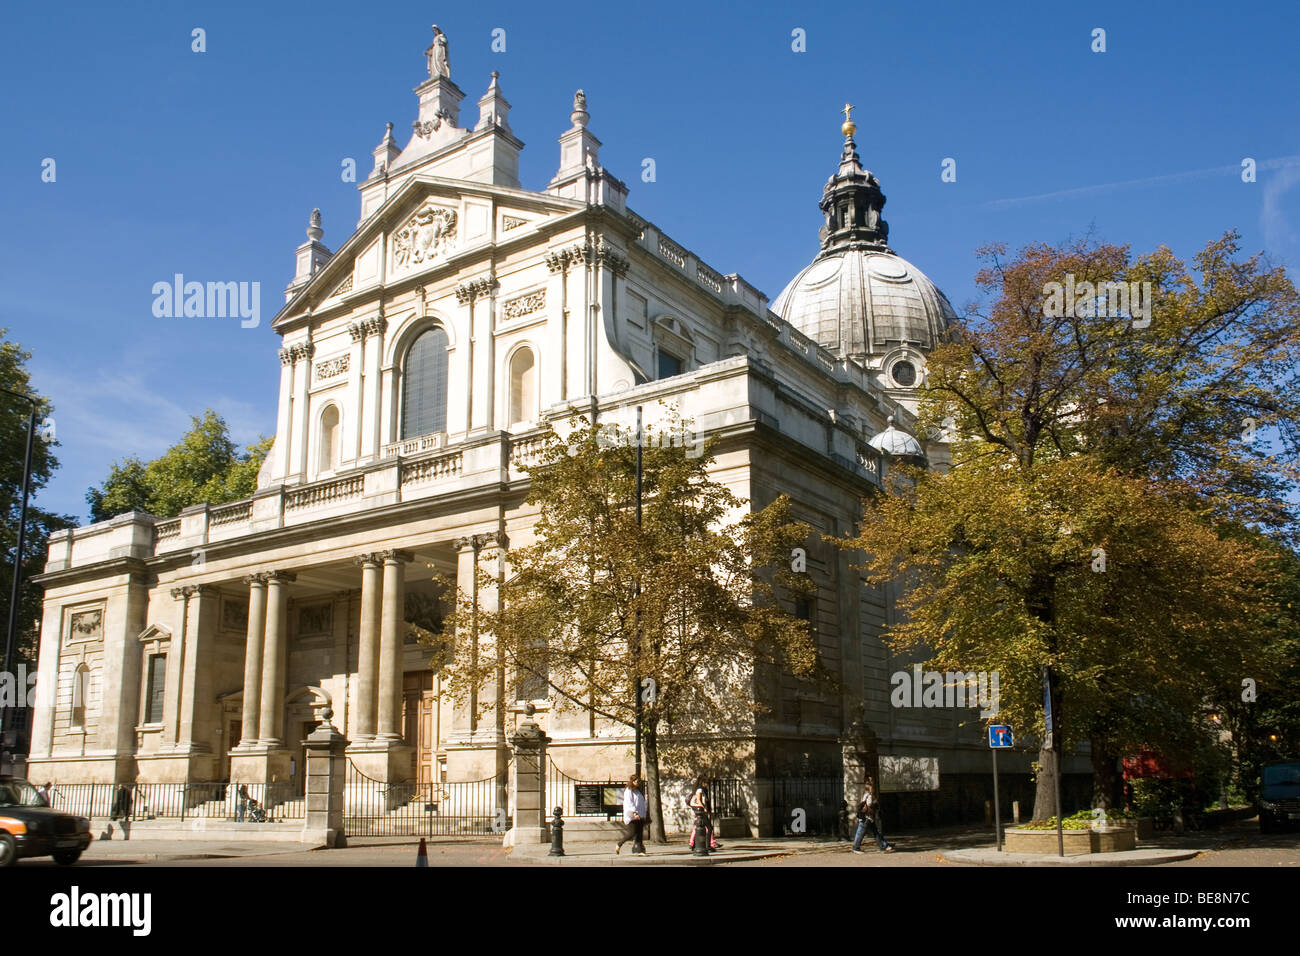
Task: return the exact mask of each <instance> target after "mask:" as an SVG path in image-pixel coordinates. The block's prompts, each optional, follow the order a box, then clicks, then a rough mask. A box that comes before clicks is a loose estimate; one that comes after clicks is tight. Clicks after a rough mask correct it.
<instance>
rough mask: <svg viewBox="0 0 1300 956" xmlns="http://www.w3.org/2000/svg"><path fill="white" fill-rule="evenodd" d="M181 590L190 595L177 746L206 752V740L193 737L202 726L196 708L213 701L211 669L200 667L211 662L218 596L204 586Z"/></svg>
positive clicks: (201, 737) (201, 718)
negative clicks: (199, 726)
mask: <svg viewBox="0 0 1300 956" xmlns="http://www.w3.org/2000/svg"><path fill="white" fill-rule="evenodd" d="M185 590H187V591H189V592H190V593H189V602H188V603H189V606H188V613H187V620H188V623H189V626H188V627H187V628H186V635H185V660H184V662H183V663H182V680H183V683H182V684H181V708H180V734H179V738H178V740H177V745H178V746H179V747H181V748H184V749H187V750H199V751H208V750H210V749H211V746H210V744H209V743H208V740H207V738H205V737H203V736H202V735H201V734H198V733H196V729H197V725H199V724H200V723H202V721H203V717H204V716H205V715H204V714H200V713H199V712H198V710H197V708H198V707H206V706H208V705H209V702H210V701H211V700H212V699H213V695H212V693H211V687H210V685H211V676H212V669H211V667H208V666H204V665H205V664H208V663H209V662H210V659H211V651H212V647H211V642H212V640H213V638H214V636H215V635H214V634H213V633H212V632H213V630H214V628H213V625H214V624H215V613H214V609H215V606H216V603H217V602H218V601H219V600H220V595H219V594H218V593H217V591H216V589H215V588H212V587H207V586H205V585H197V584H192V585H188V586H187V587H186V588H185ZM205 631H206V633H205ZM200 685H202V687H200Z"/></svg>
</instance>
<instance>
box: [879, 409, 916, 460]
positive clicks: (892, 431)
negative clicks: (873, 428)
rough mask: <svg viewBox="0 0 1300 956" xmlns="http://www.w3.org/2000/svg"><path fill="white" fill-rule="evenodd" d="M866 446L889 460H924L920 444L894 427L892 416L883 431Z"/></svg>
mask: <svg viewBox="0 0 1300 956" xmlns="http://www.w3.org/2000/svg"><path fill="white" fill-rule="evenodd" d="M867 444H868V445H870V446H871V447H872V448H874V449H875V450H876V451H878V452H883V453H884V454H886V455H889V456H890V457H891V458H919V459H922V460H924V458H925V450H924V449H923V448H921V443H920V442H919V441H917V440H916V439H915V438H913V437H912V436H911V435H909V434H908V433H907V432H905V431H903V430H902V429H901V428H895V427H894V416H893V415H890V416H889V422H888V424H887V425H886V426H885V430H884V431H883V432H881V433H880V434H879V435H876V436H874V437H873V438H872V439H871V440H870V441H869V442H867Z"/></svg>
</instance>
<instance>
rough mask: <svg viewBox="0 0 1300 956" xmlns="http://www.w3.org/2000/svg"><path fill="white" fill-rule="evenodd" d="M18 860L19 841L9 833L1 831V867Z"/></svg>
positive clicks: (10, 864) (11, 864)
mask: <svg viewBox="0 0 1300 956" xmlns="http://www.w3.org/2000/svg"><path fill="white" fill-rule="evenodd" d="M17 862H18V842H17V841H16V840H15V839H14V838H13V837H11V836H10V835H9V834H8V833H0V867H6V866H13V865H14V864H15V863H17Z"/></svg>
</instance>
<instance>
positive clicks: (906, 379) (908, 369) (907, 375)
mask: <svg viewBox="0 0 1300 956" xmlns="http://www.w3.org/2000/svg"><path fill="white" fill-rule="evenodd" d="M889 374H890V375H892V376H893V377H894V381H895V382H897V383H898V384H899V385H901V386H902V387H903V388H911V387H912V386H913V385H915V384H916V366H915V365H913V364H912V363H911V362H908V361H902V362H895V363H894V367H893V368H892V369H890V370H889Z"/></svg>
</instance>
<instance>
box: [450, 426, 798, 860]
mask: <svg viewBox="0 0 1300 956" xmlns="http://www.w3.org/2000/svg"><path fill="white" fill-rule="evenodd" d="M665 434H668V435H669V436H672V435H677V436H681V435H683V434H685V430H684V428H683V424H682V423H681V422H680V421H677V422H676V423H672V422H670V423H668V424H667V425H666V426H665V427H664V428H663V429H661V430H659V431H655V430H651V429H646V430H644V432H643V435H642V437H641V438H640V441H641V443H642V445H643V450H642V454H643V493H642V499H643V516H642V520H641V523H640V525H638V523H637V520H636V508H635V500H636V444H637V441H638V438H637V436H636V435H635V434H634V433H633V432H631V431H629V430H627V429H615V428H614V427H613V426H610V425H600V426H596V425H593V424H591V423H590V422H587V421H586V420H582V419H579V420H574V421H571V422H570V423H569V427H568V430H567V433H566V434H565V435H563V436H561V435H560V434H559V433H557V432H556V431H554V430H551V431H550V432H549V434H548V435H547V437H546V440H545V445H544V450H543V451H542V453H541V454H540V456H539V459H538V460H537V462H536V463H535V464H534V465H533V466H532V467H530V468H529V476H530V480H531V486H530V490H529V495H528V502H529V503H530V504H532V505H535V506H536V507H537V508H538V511H539V514H538V518H537V523H536V525H535V528H534V533H535V541H534V542H533V543H530V544H526V545H523V546H518V547H516V546H513V545H512V547H511V549H510V551H509V555H508V560H509V568H508V570H507V572H506V576H505V580H504V582H503V583H501V585H500V602H499V608H498V609H495V610H494V609H491V608H488V607H483V606H480V607H478V608H477V609H476V608H475V607H474V602H473V595H472V593H467V592H466V590H465V589H463V588H462V590H461V592H460V594H459V599H458V602H457V609H456V611H455V613H454V614H452V615H451V616H450V617H449V618H448V620H447V621H446V625H445V626H446V631H445V633H446V635H447V637H448V639H449V640H453V641H454V642H455V643H456V655H455V663H454V664H453V665H451V666H450V667H449V668H448V669H447V671H446V672H445V673H446V675H447V676H448V679H449V681H450V687H451V690H452V693H453V694H454V695H456V696H457V697H459V698H461V699H466V698H468V697H469V694H470V691H471V690H472V689H473V688H475V687H480V686H483V685H485V684H488V683H489V682H491V681H493V680H494V679H498V676H497V675H498V670H499V669H501V668H505V669H507V670H508V671H509V672H510V673H512V674H514V675H516V677H517V678H518V679H520V680H526V679H528V678H529V677H532V678H535V679H540V681H541V682H542V683H543V685H549V691H548V693H549V696H550V697H551V698H552V700H553V702H554V704H553V706H554V707H555V708H556V709H557V710H564V709H569V710H579V711H587V712H589V713H591V714H593V715H595V716H596V717H599V718H604V719H605V720H608V721H612V722H614V723H615V724H617V725H622V726H624V727H627V728H629V729H631V728H634V727H635V725H636V719H637V706H636V705H637V698H638V696H639V697H640V702H641V729H642V733H643V737H644V743H645V760H646V778H647V784H648V794H647V795H648V798H649V802H650V815H651V819H652V821H653V822H652V828H653V839H655V840H657V841H659V842H663V841H664V840H665V839H666V837H665V832H664V826H663V823H664V814H663V807H662V802H661V799H660V775H661V761H662V760H663V759H664V758H665V756H666V755H667V754H668V752H669V751H676V752H678V753H679V754H680V753H684V752H685V753H689V754H690V755H691V760H692V762H693V766H694V770H695V771H696V772H702V771H704V770H706V769H707V768H708V767H709V766H710V765H713V766H717V765H718V762H719V761H726V760H728V759H733V758H734V757H735V756H736V754H737V752H738V751H743V749H744V746H745V741H746V740H747V739H750V740H752V737H753V732H754V718H755V716H756V713H758V712H759V711H761V709H762V706H763V705H762V703H761V702H760V701H758V700H757V699H756V695H755V687H754V682H755V671H756V669H758V668H761V667H782V668H784V669H785V670H787V671H790V672H793V673H795V674H799V675H807V676H810V677H811V676H812V675H814V674H815V673H816V671H817V653H816V648H815V645H814V643H813V640H812V637H811V635H810V633H809V627H808V622H806V621H804V620H801V619H799V618H797V617H795V616H793V615H791V614H788V613H786V612H785V611H784V610H782V608H781V606H780V602H779V601H778V600H777V597H778V590H779V589H780V588H781V587H788V588H790V589H792V590H798V589H800V588H801V587H802V586H801V585H800V584H799V582H798V581H797V580H796V579H795V576H794V575H793V574H792V573H790V572H789V570H788V566H789V560H790V554H791V551H792V549H793V548H794V547H796V546H797V545H799V544H800V543H802V542H804V541H805V539H806V538H807V536H808V534H809V529H808V528H807V526H806V525H803V524H800V523H798V522H795V521H793V520H792V519H791V517H790V512H789V504H788V501H786V500H785V499H784V498H782V499H778V500H777V501H775V502H773V503H772V504H770V505H768V506H767V507H766V508H764V509H762V510H761V511H757V512H747V511H746V510H745V504H746V503H745V502H743V501H742V500H740V499H738V498H737V497H736V496H735V495H733V494H732V493H731V492H730V491H729V490H728V489H727V488H726V487H724V486H723V485H721V484H719V483H717V482H715V481H713V480H712V479H711V478H710V477H709V475H708V466H709V464H710V462H711V461H712V456H711V454H710V453H709V452H708V451H707V449H705V448H702V447H700V446H698V445H692V444H691V443H689V442H687V443H683V442H682V441H676V442H674V441H672V439H671V437H670V438H669V440H667V441H661V437H662V436H663V435H665ZM492 584H493V582H492V581H491V580H490V579H484V581H483V585H484V586H485V587H490V586H492ZM480 590H481V589H480ZM471 620H473V621H474V622H475V627H476V629H477V639H475V636H474V634H473V632H472V629H471V627H470V626H469V623H470V621H471ZM696 761H698V762H696ZM618 772H620V773H621V772H622V771H621V770H620V771H618Z"/></svg>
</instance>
